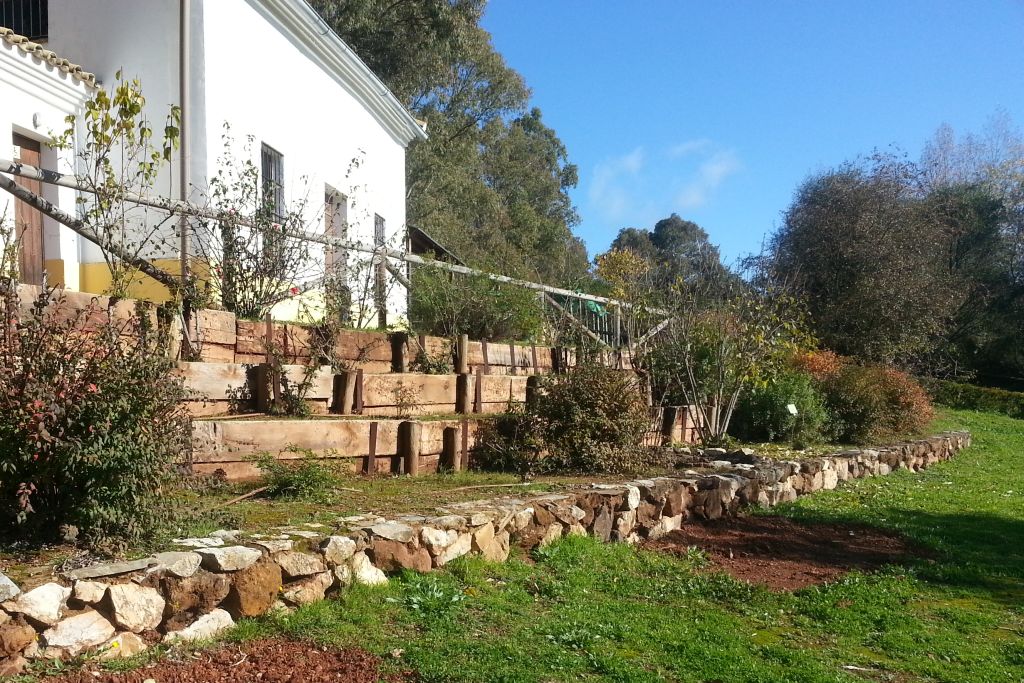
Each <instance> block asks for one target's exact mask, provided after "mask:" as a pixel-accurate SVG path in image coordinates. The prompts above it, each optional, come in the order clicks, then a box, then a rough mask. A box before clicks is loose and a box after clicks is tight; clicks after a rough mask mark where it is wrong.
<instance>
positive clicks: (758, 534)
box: [644, 517, 919, 590]
mask: <svg viewBox="0 0 1024 683" xmlns="http://www.w3.org/2000/svg"><path fill="white" fill-rule="evenodd" d="M693 546H696V547H698V548H700V549H702V550H704V551H705V552H706V553H707V554H708V557H709V558H710V560H711V562H712V564H713V565H714V566H715V567H717V568H719V569H721V570H722V571H725V572H726V573H728V574H729V575H731V576H733V577H734V578H737V579H740V580H742V581H749V582H751V583H757V584H763V585H765V586H768V587H769V588H771V589H772V590H798V589H800V588H806V587H807V586H813V585H817V584H822V583H826V582H828V581H834V580H836V579H838V578H839V577H841V576H842V575H843V574H846V573H847V572H849V571H850V570H852V569H859V570H871V569H877V568H878V567H881V566H882V565H885V564H892V563H896V562H899V561H901V560H903V559H905V558H907V557H908V556H911V555H914V554H919V553H915V552H914V550H913V549H912V548H911V547H910V546H909V545H908V544H907V542H906V541H905V540H904V539H903V538H902V537H901V536H899V535H898V534H891V533H887V532H884V531H880V530H878V529H872V528H870V527H864V526H852V525H842V524H804V523H800V522H795V521H793V520H791V519H786V518H784V517H738V518H736V519H728V520H725V519H723V520H715V521H705V522H698V521H694V522H688V523H687V524H685V525H684V526H683V528H682V529H679V530H678V531H673V532H671V533H670V534H668V535H666V536H663V537H662V538H659V539H658V540H655V541H648V542H646V543H645V544H644V547H645V548H647V549H649V550H658V551H661V552H668V553H675V554H680V555H682V554H685V553H686V550H687V549H688V548H690V547H693Z"/></svg>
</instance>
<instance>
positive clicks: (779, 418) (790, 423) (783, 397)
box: [730, 370, 829, 445]
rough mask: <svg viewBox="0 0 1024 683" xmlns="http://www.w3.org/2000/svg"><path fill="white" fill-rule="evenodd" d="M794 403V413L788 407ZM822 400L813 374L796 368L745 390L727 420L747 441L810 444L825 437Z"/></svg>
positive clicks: (733, 431) (737, 434)
mask: <svg viewBox="0 0 1024 683" xmlns="http://www.w3.org/2000/svg"><path fill="white" fill-rule="evenodd" d="M790 404H792V405H794V406H796V409H797V414H796V415H793V414H792V413H791V412H790V411H789V405H790ZM828 425H829V416H828V412H827V411H826V410H825V401H824V399H823V398H822V396H821V393H820V392H819V391H818V389H817V387H816V386H815V381H814V378H813V377H812V376H811V375H810V374H808V373H806V372H802V371H799V370H789V371H786V372H783V373H782V374H780V375H779V376H778V377H777V378H775V379H774V380H773V381H772V382H770V383H769V384H767V385H765V386H763V387H757V388H754V389H752V390H751V391H749V392H747V393H746V394H744V396H743V397H742V398H741V399H740V403H739V406H738V407H737V408H736V413H735V414H734V415H733V420H732V423H731V424H730V432H731V433H732V435H733V436H735V437H737V438H739V439H743V440H747V441H784V440H787V439H791V440H792V441H793V442H794V444H797V445H801V444H810V443H816V442H818V441H821V440H822V439H823V438H826V437H827V434H826V433H827V428H828Z"/></svg>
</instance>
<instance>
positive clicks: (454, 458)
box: [441, 427, 462, 472]
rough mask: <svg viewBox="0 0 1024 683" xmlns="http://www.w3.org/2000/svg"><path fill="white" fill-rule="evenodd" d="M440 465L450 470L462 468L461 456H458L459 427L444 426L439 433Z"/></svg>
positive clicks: (456, 470)
mask: <svg viewBox="0 0 1024 683" xmlns="http://www.w3.org/2000/svg"><path fill="white" fill-rule="evenodd" d="M441 444H442V446H441V466H442V467H443V468H444V469H446V470H450V471H452V472H458V471H459V470H461V469H462V458H460V457H459V428H458V427H445V428H444V431H443V432H442V433H441Z"/></svg>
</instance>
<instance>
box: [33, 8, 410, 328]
mask: <svg viewBox="0 0 1024 683" xmlns="http://www.w3.org/2000/svg"><path fill="white" fill-rule="evenodd" d="M190 7H191V15H192V20H191V27H192V31H191V32H192V36H191V39H192V49H191V60H190V62H191V78H190V90H189V93H190V98H191V115H188V120H187V122H186V125H187V127H188V128H189V135H190V139H191V144H192V159H191V163H190V164H189V167H190V175H191V183H192V185H193V186H196V187H198V188H199V190H202V189H204V188H205V179H206V178H207V177H209V176H212V175H213V174H214V173H215V172H216V169H217V163H218V158H219V157H220V156H221V152H222V150H221V133H222V130H223V124H224V123H225V122H228V123H230V124H231V127H232V132H233V137H234V138H235V147H236V150H239V151H240V149H241V147H242V145H243V143H244V142H245V138H246V136H248V135H252V136H253V137H254V145H253V150H252V151H253V154H254V159H253V161H254V163H256V164H257V165H258V164H259V149H260V143H261V142H265V143H267V144H268V145H270V146H272V147H274V148H275V149H277V150H278V151H280V152H281V153H282V154H283V155H284V169H285V175H286V179H287V187H286V196H287V198H288V200H289V202H293V201H297V200H299V199H300V198H301V197H303V196H308V199H309V204H310V205H309V207H308V212H309V220H310V223H311V225H309V226H308V228H309V229H310V230H313V229H316V230H321V231H322V230H323V225H322V218H320V215H321V214H322V210H323V209H322V204H323V195H324V190H325V186H327V185H329V186H331V187H332V188H334V189H335V190H337V191H339V192H341V193H344V194H346V195H347V196H348V197H349V198H350V206H349V212H348V215H349V224H350V228H349V237H350V238H351V239H356V240H359V241H362V242H365V243H366V244H372V242H373V232H374V229H373V226H374V214H379V215H380V216H382V217H383V218H384V219H385V222H386V226H387V233H388V242H389V244H392V245H393V246H395V247H400V242H401V235H402V234H404V230H405V144H406V142H407V141H404V142H403V141H402V140H400V139H399V137H401V136H396V135H395V134H393V132H389V129H388V128H387V127H386V126H385V124H384V123H382V120H381V117H380V116H379V115H378V116H375V115H374V113H373V112H371V111H370V110H368V108H367V106H366V105H365V104H364V102H365V101H366V98H367V90H366V89H365V87H364V89H363V90H361V91H359V92H360V93H361V97H362V98H363V101H360V99H358V98H357V97H356V96H354V95H353V92H356V91H354V90H351V89H350V88H349V87H348V86H347V85H345V84H344V83H343V82H340V81H339V77H338V76H337V74H336V73H332V72H331V71H329V70H328V69H327V68H326V67H325V66H322V65H321V64H322V62H321V61H318V58H317V57H316V53H315V50H311V49H310V48H309V46H308V45H306V44H305V43H304V42H303V40H301V39H298V38H295V37H290V36H295V35H297V34H295V33H294V32H291V31H290V29H289V28H288V27H287V26H286V25H285V23H284V20H283V19H282V18H281V16H282V15H283V14H284V15H287V17H288V20H289V21H293V22H295V21H298V22H299V23H301V18H302V16H303V13H305V12H308V8H307V7H306V6H305V5H304V4H303V3H302V2H300V1H298V0H296V1H295V2H270V1H266V2H264V1H261V0H191V5H190ZM179 11H180V3H179V1H178V0H50V39H49V41H48V45H47V47H48V48H50V49H53V50H54V51H56V52H57V53H58V54H61V55H62V56H66V57H67V58H69V59H71V60H72V61H75V62H77V63H80V64H82V65H83V66H84V67H85V68H86V69H87V70H90V71H93V72H95V73H96V75H97V77H98V79H99V80H100V81H101V82H102V83H103V84H105V85H107V86H110V85H111V84H113V82H114V76H115V74H116V72H117V71H118V70H119V69H123V71H124V74H125V76H126V77H129V78H131V77H138V78H140V80H141V82H142V91H143V94H144V95H145V96H146V99H147V114H148V115H149V117H150V119H151V121H152V123H153V124H154V129H155V130H157V131H159V130H160V129H161V126H162V122H163V119H164V116H165V115H166V113H167V110H168V106H169V105H170V104H172V103H178V101H179V96H178V82H179V81H178V45H179ZM317 28H318V29H319V27H317ZM372 90H373V91H374V93H375V94H374V95H372V96H371V99H372V98H377V99H381V98H382V95H381V93H383V92H384V86H383V84H380V83H379V82H377V83H375V84H373V88H372ZM387 97H390V96H389V95H388V96H387ZM384 99H387V98H386V97H384ZM388 106H391V105H382V108H383V109H387V107H388ZM378 114H379V112H378ZM388 115H389V116H391V117H392V119H393V118H394V113H393V112H389V114H388ZM383 118H385V119H386V118H387V116H384V117H383ZM394 125H395V124H394V121H393V120H392V128H391V130H392V131H393V130H394ZM354 162H355V163H354ZM178 177H179V172H178V170H177V162H175V165H174V167H173V168H172V169H169V170H168V171H167V172H166V173H164V175H163V176H162V177H161V181H160V186H159V188H158V191H159V193H160V194H164V195H170V196H174V197H177V196H178V194H179V191H180V190H179V184H178ZM191 195H192V197H193V198H194V199H199V197H198V196H197V192H196V191H192V193H191ZM314 219H317V220H316V221H314ZM314 222H318V223H319V224H312V223H314ZM168 242H169V244H173V243H174V240H169V241H168ZM165 251H166V250H165ZM318 251H319V250H318ZM153 255H154V256H165V257H169V256H173V255H174V253H171V252H170V251H168V252H167V253H158V254H153ZM82 256H83V261H85V262H96V261H100V260H102V259H101V258H100V256H99V254H98V253H97V251H96V250H94V249H88V248H85V249H83V254H82ZM389 291H390V296H389V305H388V308H389V311H390V312H391V313H392V315H391V316H390V317H391V318H393V319H398V318H403V317H404V315H405V310H406V296H405V292H404V290H402V289H401V287H399V286H391V287H389Z"/></svg>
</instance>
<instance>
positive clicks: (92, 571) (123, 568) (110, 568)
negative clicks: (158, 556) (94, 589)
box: [64, 557, 153, 581]
mask: <svg viewBox="0 0 1024 683" xmlns="http://www.w3.org/2000/svg"><path fill="white" fill-rule="evenodd" d="M151 564H153V558H151V557H144V558H142V559H141V560H132V561H131V562H107V563H105V564H94V565H91V566H89V567H82V568H81V569H75V570H73V571H70V572H64V576H65V577H66V578H68V579H71V580H72V581H77V580H79V579H99V578H103V577H104V576H117V575H118V574H128V573H130V572H137V571H141V570H143V569H145V568H147V567H148V566H149V565H151Z"/></svg>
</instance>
